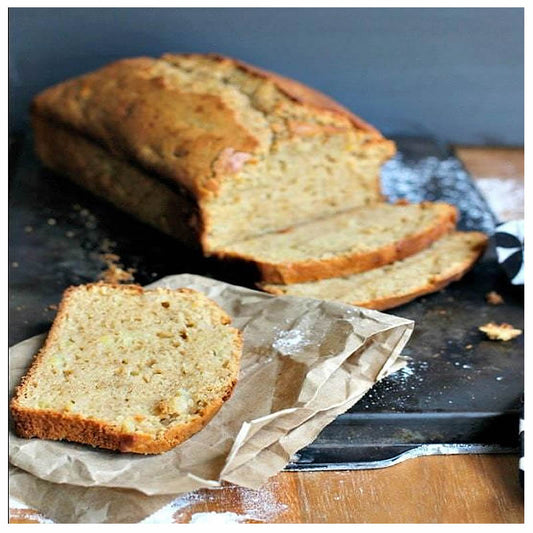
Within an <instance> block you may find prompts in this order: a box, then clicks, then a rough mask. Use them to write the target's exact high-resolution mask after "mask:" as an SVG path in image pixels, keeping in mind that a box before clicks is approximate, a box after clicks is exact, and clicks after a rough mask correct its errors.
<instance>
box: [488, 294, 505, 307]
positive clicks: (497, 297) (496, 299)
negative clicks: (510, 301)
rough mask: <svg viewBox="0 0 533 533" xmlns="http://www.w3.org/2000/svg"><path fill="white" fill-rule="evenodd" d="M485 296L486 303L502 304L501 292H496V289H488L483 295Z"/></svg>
mask: <svg viewBox="0 0 533 533" xmlns="http://www.w3.org/2000/svg"><path fill="white" fill-rule="evenodd" d="M485 298H486V300H487V303H489V304H491V305H500V304H503V303H504V301H503V298H502V297H501V294H498V293H497V292H496V291H490V292H488V293H487V294H486V295H485Z"/></svg>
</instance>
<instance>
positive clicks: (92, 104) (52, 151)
mask: <svg viewBox="0 0 533 533" xmlns="http://www.w3.org/2000/svg"><path fill="white" fill-rule="evenodd" d="M32 116H33V124H34V134H35V146H36V151H37V154H38V155H39V157H40V158H41V160H42V161H43V163H44V164H45V165H46V166H48V167H49V168H51V169H53V170H55V171H56V172H59V173H61V174H64V175H66V176H68V177H70V178H72V179H73V180H74V181H76V182H77V183H79V184H81V185H82V186H85V187H87V188H88V189H89V190H91V191H92V192H94V193H96V194H98V195H100V196H102V197H103V198H105V199H107V200H109V201H110V202H112V203H114V204H116V205H117V206H118V207H119V208H121V209H125V210H126V211H128V212H129V213H132V214H135V215H136V216H138V217H139V218H141V220H144V221H146V222H148V223H150V224H153V225H155V226H156V227H158V228H161V229H163V231H166V232H170V233H171V234H175V235H176V236H177V237H178V238H185V239H186V240H187V242H191V241H193V242H194V241H196V240H198V241H200V242H201V244H202V247H203V250H204V251H205V252H209V251H211V250H212V249H214V248H216V247H217V246H221V245H225V244H227V243H228V242H232V241H235V240H238V239H244V238H246V237H251V236H256V235H260V234H262V233H268V232H271V231H277V230H279V229H282V228H284V227H287V226H289V225H294V224H300V223H302V222H305V221H308V220H310V219H313V218H317V217H325V216H329V215H331V214H333V213H337V212H339V211H343V210H346V209H351V208H353V207H357V206H361V205H367V204H370V203H374V202H378V201H380V200H381V191H380V182H379V173H380V167H381V165H382V164H383V163H384V162H385V161H386V160H387V159H389V158H390V157H391V156H392V155H393V154H394V152H395V146H394V143H393V142H392V141H389V140H387V139H385V138H384V137H383V136H382V135H381V134H380V133H379V132H378V131H377V130H376V129H375V128H373V127H372V126H370V125H369V124H367V123H366V122H365V121H364V120H362V119H360V118H359V117H357V116H355V115H354V114H353V113H351V112H350V111H348V110H347V109H345V108H343V107H342V106H340V105H339V104H338V103H336V102H334V101H333V100H331V99H330V98H328V97H326V96H325V95H323V94H321V93H319V92H317V91H315V90H312V89H310V88H309V87H305V86H304V85H302V84H300V83H298V82H296V81H294V80H289V79H287V78H284V77H282V76H279V75H276V74H273V73H270V72H266V71H263V70H261V69H258V68H256V67H253V66H251V65H247V64H245V63H242V62H240V61H237V60H234V59H230V58H225V57H221V56H218V55H202V54H165V55H164V56H163V57H161V58H157V59H156V58H149V57H138V58H130V59H123V60H120V61H116V62H114V63H112V64H110V65H107V66H104V67H102V68H100V69H99V70H97V71H95V72H92V73H88V74H86V75H83V76H80V77H77V78H74V79H71V80H67V81H65V82H63V83H60V84H58V85H56V86H54V87H50V88H49V89H47V90H45V91H43V92H42V93H40V94H39V95H37V96H36V98H35V99H34V101H33V104H32ZM132 176H133V182H132V180H131V179H130V178H131V177H132ZM151 182H155V183H154V184H153V185H151ZM139 183H140V188H139V187H138V185H139ZM152 191H153V194H154V196H153V197H152V196H150V194H151V192H152ZM147 195H148V196H147ZM146 203H148V204H149V205H150V207H147V206H146Z"/></svg>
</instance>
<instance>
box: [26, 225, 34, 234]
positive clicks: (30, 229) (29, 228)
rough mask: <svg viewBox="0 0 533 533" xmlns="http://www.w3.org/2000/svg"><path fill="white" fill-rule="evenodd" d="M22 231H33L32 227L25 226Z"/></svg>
mask: <svg viewBox="0 0 533 533" xmlns="http://www.w3.org/2000/svg"><path fill="white" fill-rule="evenodd" d="M24 231H25V232H26V233H31V232H32V231H33V227H32V226H25V227H24Z"/></svg>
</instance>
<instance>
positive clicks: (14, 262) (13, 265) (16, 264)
mask: <svg viewBox="0 0 533 533" xmlns="http://www.w3.org/2000/svg"><path fill="white" fill-rule="evenodd" d="M11 266H12V267H13V268H18V266H19V264H18V263H17V262H16V261H13V262H12V263H11Z"/></svg>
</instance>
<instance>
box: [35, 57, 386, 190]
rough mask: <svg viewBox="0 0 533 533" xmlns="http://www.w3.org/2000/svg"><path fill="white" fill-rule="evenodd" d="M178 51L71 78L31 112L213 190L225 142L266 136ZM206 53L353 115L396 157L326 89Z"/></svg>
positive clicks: (308, 102) (377, 138) (371, 136)
mask: <svg viewBox="0 0 533 533" xmlns="http://www.w3.org/2000/svg"><path fill="white" fill-rule="evenodd" d="M189 56H190V57H195V55H190V54H189ZM197 56H198V57H204V58H205V57H206V56H202V55H197ZM172 57H180V56H179V55H177V56H176V55H174V56H173V55H172V54H165V55H164V56H163V57H162V58H161V59H153V58H149V57H137V58H129V59H123V60H119V61H116V62H114V63H111V64H109V65H106V66H104V67H102V68H101V69H99V70H97V71H95V72H91V73H88V74H85V75H83V76H80V77H77V78H74V79H70V80H67V81H65V82H63V83H60V84H58V85H55V86H53V87H50V88H49V89H46V90H45V91H43V92H42V93H40V94H39V95H37V96H36V98H35V99H34V100H33V103H32V113H33V114H35V115H39V116H42V117H45V118H47V119H49V120H53V121H56V122H59V123H60V124H63V125H66V126H69V127H71V128H73V129H75V130H76V131H78V132H79V133H81V134H83V135H86V136H87V137H89V138H91V139H92V140H93V141H95V142H97V143H101V144H102V145H103V146H105V147H106V149H108V150H109V151H110V152H111V153H112V154H115V155H121V156H123V157H126V158H129V159H132V160H134V161H136V162H137V163H138V164H140V165H141V166H142V167H143V168H145V169H146V170H148V171H149V172H157V173H159V174H161V176H164V177H165V178H166V179H168V180H170V181H175V182H178V183H180V184H181V185H183V186H185V187H186V188H187V189H188V190H189V191H191V192H192V193H193V194H195V195H197V196H198V197H199V198H202V197H204V196H209V195H210V194H212V193H213V192H216V191H217V190H218V186H219V185H218V183H219V180H220V178H221V177H222V175H221V174H220V173H216V172H214V165H215V163H216V161H217V159H218V158H219V156H220V154H222V153H223V151H224V150H226V149H230V148H231V149H232V150H233V151H234V152H237V153H241V154H247V155H248V156H249V155H250V154H253V153H255V152H256V151H257V150H259V149H260V147H261V146H262V145H263V144H264V142H263V141H262V140H261V139H260V138H259V137H258V132H257V131H254V130H253V129H250V128H251V127H250V125H249V124H247V123H246V121H244V120H243V118H242V117H241V116H239V114H238V112H237V111H236V109H235V108H233V107H232V105H230V104H229V102H228V101H226V100H225V99H224V98H223V97H222V96H221V95H219V94H214V93H210V92H209V90H204V91H199V90H198V89H197V88H195V89H194V91H193V90H190V89H186V88H183V87H182V86H181V85H180V83H179V82H178V81H177V79H176V76H175V74H176V72H175V70H176V66H175V64H173V63H171V62H170V61H167V59H170V58H172ZM207 57H210V58H211V59H212V60H213V62H214V63H216V62H223V61H224V62H230V63H231V64H232V65H234V66H235V68H239V69H241V70H244V71H246V72H247V73H249V74H250V75H252V76H257V77H260V78H262V79H266V80H272V81H273V82H274V83H275V85H276V87H278V89H279V90H280V91H281V92H282V93H283V94H284V95H286V96H287V97H289V98H290V99H292V100H293V101H295V102H297V103H299V104H301V105H303V106H306V107H308V108H309V109H310V110H311V111H313V112H315V113H318V114H319V113H320V112H321V111H327V112H330V113H334V114H337V115H338V116H340V117H345V118H348V119H349V122H351V124H352V125H353V127H354V128H356V129H358V130H361V131H363V132H365V133H366V134H367V135H368V139H367V142H368V143H372V142H378V143H382V144H383V146H385V147H386V148H387V150H386V152H387V154H389V157H390V156H391V155H392V154H393V153H394V143H392V141H388V140H386V139H384V138H383V137H382V136H381V134H380V133H379V132H378V131H377V130H376V129H375V128H373V127H372V126H370V125H369V124H367V123H366V122H365V121H363V120H362V119H361V118H359V117H357V116H356V115H354V114H353V113H351V112H350V111H348V110H347V109H345V108H344V107H343V106H341V105H340V104H338V103H337V102H335V101H333V100H332V99H331V98H329V97H327V96H326V95H323V94H322V93H320V92H318V91H315V90H313V89H310V88H308V87H306V86H304V85H302V84H300V83H298V82H296V81H294V80H290V79H288V78H284V77H282V76H279V75H277V74H274V73H270V72H266V71H263V70H261V69H258V68H256V67H252V66H251V65H247V64H245V63H243V62H240V61H237V60H234V59H229V58H223V57H222V56H217V55H210V56H207ZM324 131H325V130H324ZM263 148H264V146H263ZM385 159H386V157H385ZM230 174H231V173H230Z"/></svg>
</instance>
